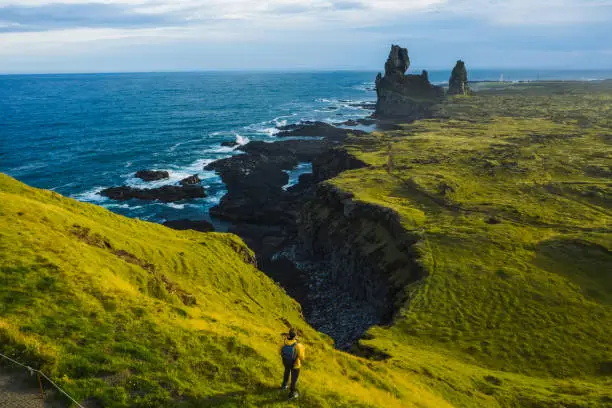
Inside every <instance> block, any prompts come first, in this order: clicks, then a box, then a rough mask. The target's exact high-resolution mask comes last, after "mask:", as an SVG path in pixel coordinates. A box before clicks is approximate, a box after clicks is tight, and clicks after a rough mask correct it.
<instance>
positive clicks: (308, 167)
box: [283, 162, 312, 190]
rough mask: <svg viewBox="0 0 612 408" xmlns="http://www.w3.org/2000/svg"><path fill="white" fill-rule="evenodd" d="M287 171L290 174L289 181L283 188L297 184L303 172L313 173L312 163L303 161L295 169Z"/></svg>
mask: <svg viewBox="0 0 612 408" xmlns="http://www.w3.org/2000/svg"><path fill="white" fill-rule="evenodd" d="M285 173H287V174H288V175H289V182H288V183H287V184H285V185H284V186H283V190H287V189H288V188H289V187H292V186H294V185H296V184H297V183H298V182H299V179H300V176H301V175H302V174H308V173H312V163H309V162H302V163H300V164H298V165H297V166H296V167H295V168H294V169H292V170H288V171H287V170H286V171H285Z"/></svg>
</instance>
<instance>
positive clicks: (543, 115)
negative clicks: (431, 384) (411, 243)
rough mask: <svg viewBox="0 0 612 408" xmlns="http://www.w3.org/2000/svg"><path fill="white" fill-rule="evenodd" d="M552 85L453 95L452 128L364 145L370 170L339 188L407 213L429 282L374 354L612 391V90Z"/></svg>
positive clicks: (418, 286)
mask: <svg viewBox="0 0 612 408" xmlns="http://www.w3.org/2000/svg"><path fill="white" fill-rule="evenodd" d="M517 86H518V85H517ZM540 86H541V85H533V87H535V88H536V89H530V88H529V86H528V85H520V87H521V89H523V90H524V92H517V91H516V90H514V89H510V90H502V91H488V92H483V93H481V94H476V95H475V96H473V97H457V98H452V99H451V100H450V101H449V102H448V103H447V104H445V105H443V106H441V107H440V111H441V112H443V113H444V115H441V116H443V119H436V120H425V121H419V122H415V123H413V124H411V125H405V126H403V127H402V130H398V131H393V132H385V133H378V134H373V135H372V136H370V137H367V138H363V137H362V138H359V139H357V138H355V139H353V140H352V141H351V146H350V147H349V151H350V152H351V153H352V154H353V155H354V156H355V157H356V158H357V159H360V160H362V161H364V162H365V163H367V164H368V165H369V167H367V168H363V169H358V170H352V171H348V172H345V173H343V174H341V175H340V176H338V177H337V178H335V179H333V180H332V181H331V183H333V184H334V185H335V186H336V187H339V188H340V189H341V190H344V191H347V192H351V193H353V194H355V199H356V200H361V201H363V202H367V203H374V204H378V205H382V206H386V207H389V208H392V209H393V210H395V211H396V212H397V213H398V214H399V215H400V217H401V222H402V224H403V226H404V227H405V228H406V230H408V231H410V233H411V234H413V235H414V236H416V237H420V238H419V242H418V244H416V250H417V253H418V256H419V262H420V264H421V265H422V267H423V269H424V271H425V274H426V275H427V277H426V278H424V279H422V280H420V281H419V282H417V283H415V284H413V285H412V286H410V287H409V288H407V291H406V293H405V302H404V306H403V308H402V309H401V310H400V311H399V312H398V314H397V317H396V320H395V323H394V325H393V326H392V327H391V328H389V329H382V328H377V329H373V330H371V331H370V334H371V335H372V337H373V339H371V340H368V341H363V342H362V343H364V344H367V345H370V346H373V347H375V348H379V349H381V350H382V351H384V352H386V353H389V354H391V355H392V356H395V355H396V350H397V347H394V346H393V344H398V343H399V344H403V345H411V346H414V347H423V346H424V345H425V344H427V345H428V347H430V349H431V350H435V351H436V352H439V353H441V354H446V355H448V356H449V357H452V358H457V359H459V360H461V361H464V362H469V363H471V364H475V365H478V366H481V367H487V368H491V369H496V370H501V371H505V372H508V373H520V374H528V375H532V376H539V377H542V378H558V379H561V378H563V379H569V378H582V379H587V378H588V379H591V380H593V381H596V382H597V381H601V382H602V384H607V385H610V383H611V377H610V375H611V374H612V371H611V370H610V368H611V367H612V341H611V340H610V339H612V252H611V250H612V228H611V225H612V223H611V221H612V180H611V176H612V169H611V167H610V163H612V147H611V144H610V143H611V139H610V134H612V133H611V132H612V127H611V126H610V122H609V120H608V119H606V117H605V115H606V114H609V113H607V111H606V109H609V106H610V101H611V100H612V84H610V83H607V84H597V85H595V84H594V85H584V84H580V83H578V84H549V86H550V88H549V93H548V94H547V93H545V91H543V90H541V89H540V88H539V87H540ZM582 87H584V88H582ZM606 90H607V91H606ZM500 101H503V103H502V102H500ZM516 112H521V113H520V117H515V116H514V115H513V114H514V113H516ZM594 113H599V114H602V115H604V117H603V118H602V117H600V116H598V115H597V114H594ZM402 352H403V351H402ZM496 392H497V393H498V394H500V398H502V397H501V395H502V394H503V390H501V389H499V390H497V391H496ZM533 394H534V399H537V397H535V395H537V393H533ZM586 401H589V402H590V403H592V404H595V405H597V404H604V402H606V401H607V402H608V403H609V402H610V401H609V400H606V399H605V398H604V399H603V400H599V399H598V397H596V396H592V397H590V398H587V399H586ZM549 403H550V402H549ZM521 406H522V405H521ZM542 406H549V405H545V404H544V405H542ZM579 406H582V405H579Z"/></svg>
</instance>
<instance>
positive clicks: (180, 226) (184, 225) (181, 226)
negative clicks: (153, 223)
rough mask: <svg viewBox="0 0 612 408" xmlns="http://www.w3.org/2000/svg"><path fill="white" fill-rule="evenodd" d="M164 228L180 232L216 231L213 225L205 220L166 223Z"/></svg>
mask: <svg viewBox="0 0 612 408" xmlns="http://www.w3.org/2000/svg"><path fill="white" fill-rule="evenodd" d="M164 226H166V227H168V228H172V229H175V230H179V231H184V230H194V231H200V232H212V231H214V230H215V228H214V227H213V225H212V224H211V223H210V222H208V221H204V220H187V219H183V220H173V221H166V222H164Z"/></svg>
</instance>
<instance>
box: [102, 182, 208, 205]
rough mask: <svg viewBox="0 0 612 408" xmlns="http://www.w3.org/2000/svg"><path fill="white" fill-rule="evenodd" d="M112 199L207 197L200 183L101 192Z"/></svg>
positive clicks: (170, 200)
mask: <svg viewBox="0 0 612 408" xmlns="http://www.w3.org/2000/svg"><path fill="white" fill-rule="evenodd" d="M100 194H101V195H103V196H105V197H108V198H110V199H111V200H118V201H126V200H132V199H137V200H148V201H153V200H159V201H162V202H165V203H170V202H174V201H181V200H189V199H192V198H202V197H206V192H205V191H204V187H202V186H199V185H187V186H163V187H159V188H150V189H149V188H146V189H140V188H133V187H128V186H121V187H111V188H107V189H106V190H102V191H101V192H100Z"/></svg>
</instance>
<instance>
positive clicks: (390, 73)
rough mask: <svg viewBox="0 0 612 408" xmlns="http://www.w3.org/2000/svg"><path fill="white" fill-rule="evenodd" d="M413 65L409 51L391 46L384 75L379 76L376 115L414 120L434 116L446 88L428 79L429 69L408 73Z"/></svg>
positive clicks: (377, 78)
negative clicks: (418, 73)
mask: <svg viewBox="0 0 612 408" xmlns="http://www.w3.org/2000/svg"><path fill="white" fill-rule="evenodd" d="M409 66H410V59H409V58H408V50H407V49H406V48H401V47H399V46H397V45H393V46H392V47H391V52H390V53H389V58H388V59H387V62H386V64H385V76H382V74H380V73H379V74H378V76H377V77H376V95H377V101H376V111H375V113H374V116H375V117H377V118H387V119H388V118H393V119H398V120H407V121H414V120H417V119H424V118H428V117H431V116H432V115H433V107H434V106H435V105H436V104H438V103H439V102H440V101H441V99H442V98H443V97H444V90H443V89H442V88H441V87H439V86H435V85H432V84H431V83H430V82H429V75H428V73H427V71H423V72H422V73H421V74H420V75H412V74H409V75H406V70H407V69H408V67H409Z"/></svg>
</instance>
